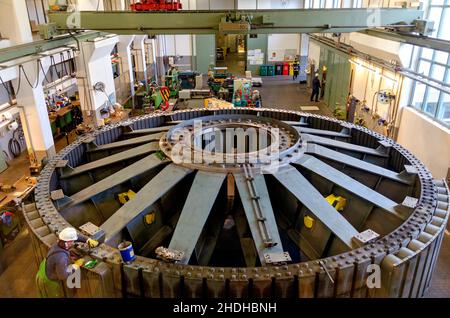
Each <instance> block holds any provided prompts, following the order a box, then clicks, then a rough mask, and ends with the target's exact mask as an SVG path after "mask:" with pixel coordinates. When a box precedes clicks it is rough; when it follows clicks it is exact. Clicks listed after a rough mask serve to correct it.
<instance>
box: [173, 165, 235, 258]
mask: <svg viewBox="0 0 450 318" xmlns="http://www.w3.org/2000/svg"><path fill="white" fill-rule="evenodd" d="M226 176H227V175H226V174H225V173H208V172H204V171H199V172H197V174H196V176H195V179H194V182H193V183H192V187H191V189H190V191H189V194H188V197H187V199H186V203H185V204H184V207H183V210H182V211H181V216H180V218H179V220H178V223H177V226H176V228H175V232H174V233H173V236H172V240H171V241H170V245H169V249H172V250H176V251H180V252H183V253H184V255H183V258H182V260H181V261H180V263H182V264H187V263H188V262H189V259H190V258H191V255H192V253H193V251H194V249H195V246H196V244H197V242H198V239H199V237H200V234H201V233H202V230H203V227H204V226H205V224H206V220H207V219H208V216H209V213H210V212H211V209H212V207H213V205H214V202H215V201H216V198H217V195H218V194H219V191H220V189H221V187H222V185H223V182H224V180H225V178H226Z"/></svg>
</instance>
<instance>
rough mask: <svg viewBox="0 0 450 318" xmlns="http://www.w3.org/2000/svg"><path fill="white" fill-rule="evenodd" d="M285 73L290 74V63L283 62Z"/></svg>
mask: <svg viewBox="0 0 450 318" xmlns="http://www.w3.org/2000/svg"><path fill="white" fill-rule="evenodd" d="M283 75H289V63H283Z"/></svg>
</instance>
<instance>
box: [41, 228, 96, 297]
mask: <svg viewBox="0 0 450 318" xmlns="http://www.w3.org/2000/svg"><path fill="white" fill-rule="evenodd" d="M76 241H78V242H85V243H87V244H89V247H91V248H94V247H97V246H98V242H97V241H95V240H92V239H88V238H85V237H82V236H80V237H78V234H77V231H76V230H75V229H74V228H71V227H68V228H65V229H64V230H62V231H61V233H59V236H58V242H57V243H55V244H54V245H53V246H52V247H51V248H50V250H49V251H48V254H47V257H46V258H45V259H44V260H43V261H42V262H41V264H40V266H39V271H38V273H37V275H36V284H37V287H38V291H39V296H40V297H44V298H62V297H64V287H63V284H65V283H66V281H67V278H68V277H69V275H71V274H72V273H73V272H74V271H75V270H78V269H79V268H80V267H81V266H83V264H84V259H82V258H80V259H78V260H77V261H75V262H74V263H73V264H71V263H72V262H71V257H70V251H69V250H70V249H71V248H72V247H73V245H74V244H75V242H76Z"/></svg>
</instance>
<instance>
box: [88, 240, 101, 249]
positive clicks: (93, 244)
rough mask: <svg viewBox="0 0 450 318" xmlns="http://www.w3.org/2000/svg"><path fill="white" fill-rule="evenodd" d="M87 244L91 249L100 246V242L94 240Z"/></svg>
mask: <svg viewBox="0 0 450 318" xmlns="http://www.w3.org/2000/svg"><path fill="white" fill-rule="evenodd" d="M86 243H88V245H89V247H90V248H94V247H97V246H98V244H99V243H98V241H96V240H93V239H88V240H87V241H86Z"/></svg>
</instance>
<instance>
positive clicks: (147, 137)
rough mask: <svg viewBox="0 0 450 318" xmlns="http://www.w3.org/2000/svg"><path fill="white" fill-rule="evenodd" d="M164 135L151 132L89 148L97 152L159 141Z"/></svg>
mask: <svg viewBox="0 0 450 318" xmlns="http://www.w3.org/2000/svg"><path fill="white" fill-rule="evenodd" d="M163 135H164V133H159V134H151V135H145V136H141V137H136V138H131V139H126V140H121V141H116V142H112V143H109V144H105V145H101V146H96V147H95V148H92V149H89V150H88V152H97V151H104V150H112V149H116V148H121V147H129V146H137V145H140V144H144V143H149V142H152V141H159V140H160V139H161V137H162V136H163Z"/></svg>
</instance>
